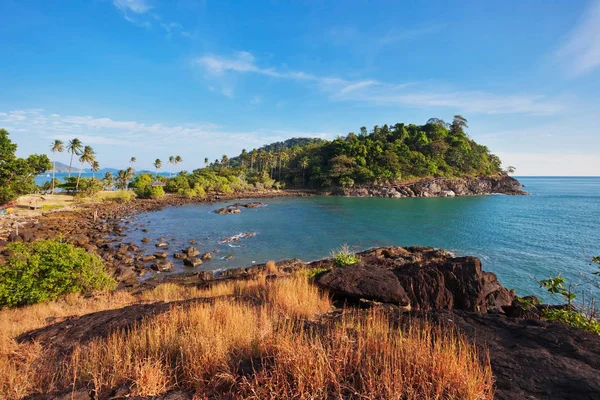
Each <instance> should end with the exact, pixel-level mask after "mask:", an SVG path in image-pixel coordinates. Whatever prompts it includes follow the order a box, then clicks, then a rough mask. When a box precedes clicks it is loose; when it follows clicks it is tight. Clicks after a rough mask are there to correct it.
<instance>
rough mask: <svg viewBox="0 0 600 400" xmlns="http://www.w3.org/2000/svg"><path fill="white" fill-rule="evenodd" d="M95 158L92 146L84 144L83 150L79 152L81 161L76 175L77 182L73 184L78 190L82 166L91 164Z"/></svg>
mask: <svg viewBox="0 0 600 400" xmlns="http://www.w3.org/2000/svg"><path fill="white" fill-rule="evenodd" d="M95 160H96V153H95V152H94V149H92V146H85V147H84V148H83V151H82V152H81V157H79V162H80V163H81V169H80V170H79V174H78V175H77V183H76V184H75V190H76V191H77V190H79V180H80V179H81V173H82V172H83V166H84V165H85V164H86V163H87V164H90V166H91V165H92V163H93V162H94V161H95Z"/></svg>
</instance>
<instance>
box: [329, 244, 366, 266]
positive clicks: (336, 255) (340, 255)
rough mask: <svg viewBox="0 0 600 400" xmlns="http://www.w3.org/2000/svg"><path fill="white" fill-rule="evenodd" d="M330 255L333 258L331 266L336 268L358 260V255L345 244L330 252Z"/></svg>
mask: <svg viewBox="0 0 600 400" xmlns="http://www.w3.org/2000/svg"><path fill="white" fill-rule="evenodd" d="M331 257H332V258H333V266H334V267H338V268H342V267H346V266H348V265H352V264H356V263H359V262H360V257H358V256H357V255H356V254H354V252H353V251H352V250H351V249H350V246H348V245H347V244H344V245H343V246H342V247H340V248H339V249H337V250H336V251H334V252H332V254H331Z"/></svg>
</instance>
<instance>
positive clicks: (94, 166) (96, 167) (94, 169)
mask: <svg viewBox="0 0 600 400" xmlns="http://www.w3.org/2000/svg"><path fill="white" fill-rule="evenodd" d="M90 167H91V169H92V179H95V178H96V177H95V176H94V173H96V172H98V171H100V163H98V161H96V160H94V161H92V165H91V166H90Z"/></svg>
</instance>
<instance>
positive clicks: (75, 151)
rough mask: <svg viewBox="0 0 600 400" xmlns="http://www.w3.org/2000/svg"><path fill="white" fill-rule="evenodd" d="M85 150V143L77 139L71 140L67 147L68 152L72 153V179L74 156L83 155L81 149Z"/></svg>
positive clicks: (70, 165)
mask: <svg viewBox="0 0 600 400" xmlns="http://www.w3.org/2000/svg"><path fill="white" fill-rule="evenodd" d="M82 148H83V143H81V140H79V139H77V138H75V139H73V140H69V144H68V145H67V151H68V152H69V153H71V162H69V178H70V177H71V167H72V165H73V156H74V155H78V156H80V155H81V149H82Z"/></svg>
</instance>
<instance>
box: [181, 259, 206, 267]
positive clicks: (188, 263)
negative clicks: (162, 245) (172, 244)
mask: <svg viewBox="0 0 600 400" xmlns="http://www.w3.org/2000/svg"><path fill="white" fill-rule="evenodd" d="M200 264H202V260H200V259H199V258H197V257H188V258H186V259H185V260H183V265H185V266H186V267H197V266H198V265H200Z"/></svg>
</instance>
